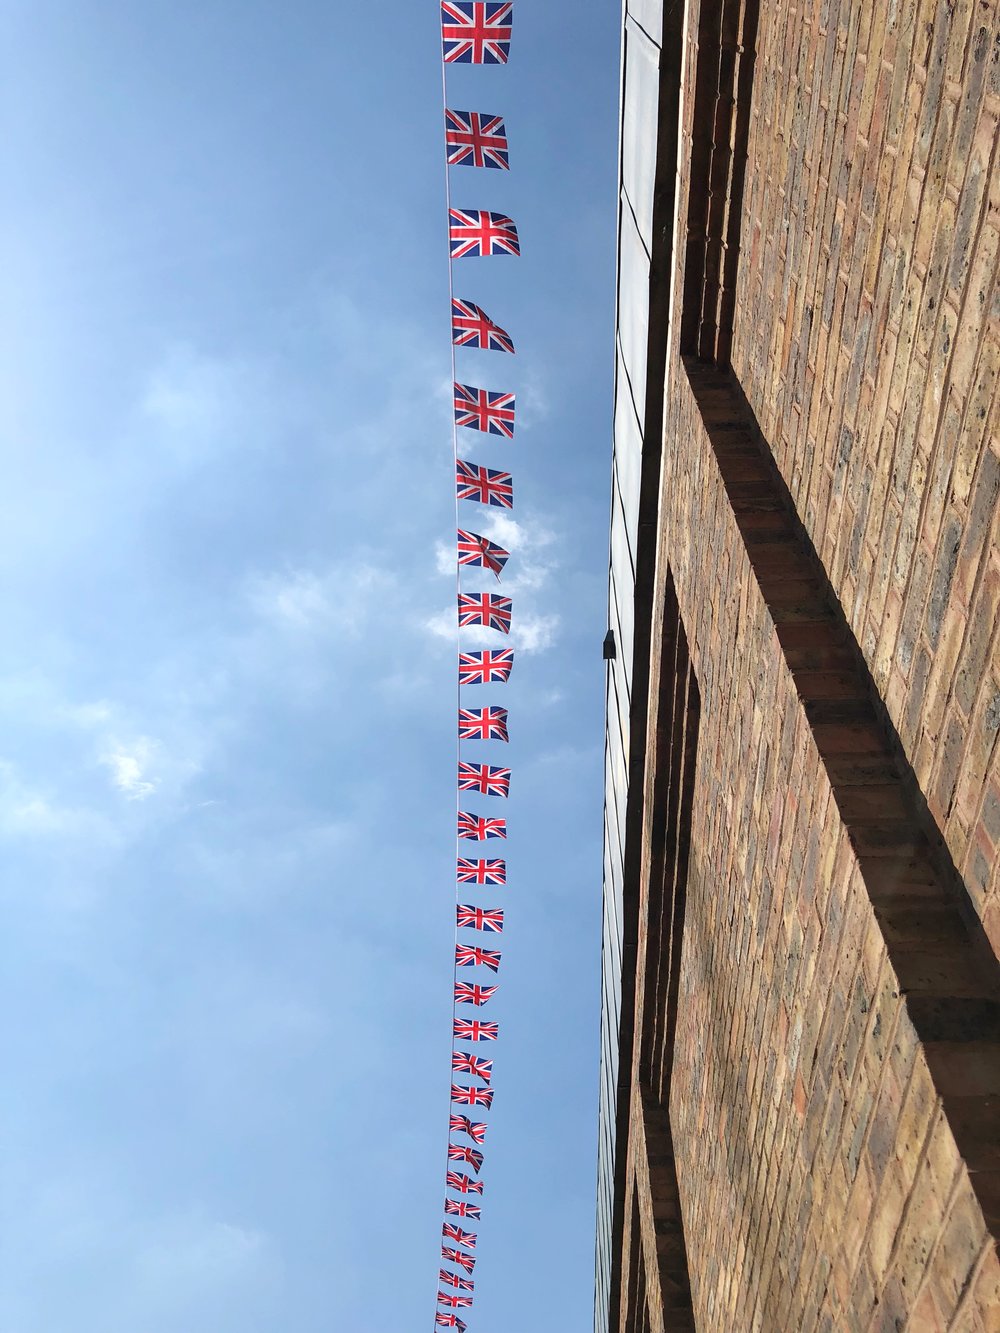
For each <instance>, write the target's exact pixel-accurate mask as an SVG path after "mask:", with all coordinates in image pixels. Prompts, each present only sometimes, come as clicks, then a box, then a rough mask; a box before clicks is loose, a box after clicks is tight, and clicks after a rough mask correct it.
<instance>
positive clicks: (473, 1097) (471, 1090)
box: [451, 1083, 493, 1161]
mask: <svg viewBox="0 0 1000 1333" xmlns="http://www.w3.org/2000/svg"><path fill="white" fill-rule="evenodd" d="M451 1100H452V1101H453V1102H457V1103H458V1105H459V1106H485V1107H486V1109H487V1111H488V1110H489V1109H490V1106H491V1105H492V1103H493V1089H492V1088H475V1087H473V1086H472V1085H471V1084H470V1085H468V1086H467V1085H466V1084H464V1083H453V1084H452V1085H451ZM463 1151H464V1152H468V1151H470V1150H469V1149H463ZM465 1160H466V1161H469V1160H470V1159H469V1158H466V1159H465Z"/></svg>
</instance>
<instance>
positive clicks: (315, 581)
mask: <svg viewBox="0 0 1000 1333" xmlns="http://www.w3.org/2000/svg"><path fill="white" fill-rule="evenodd" d="M395 582H396V580H395V576H394V575H392V574H390V573H389V572H388V571H387V570H384V569H378V568H377V567H376V566H374V565H371V564H368V563H366V562H359V563H356V564H353V565H337V566H334V567H333V568H331V569H328V570H326V571H325V572H323V573H316V572H315V571H313V570H308V569H293V570H290V571H288V572H287V573H282V574H268V575H265V576H264V577H262V578H259V579H257V581H256V582H255V583H253V584H252V585H251V587H250V589H249V593H248V595H249V600H250V604H251V606H252V608H253V610H254V611H255V612H256V614H257V615H258V616H260V617H261V618H262V619H263V620H267V621H270V622H272V623H273V624H276V625H280V626H282V627H283V628H285V629H289V630H296V631H308V632H312V633H316V632H329V631H331V630H339V631H342V632H346V633H348V634H350V635H352V636H356V635H358V634H360V632H361V629H362V627H363V625H364V624H365V623H366V622H367V621H368V620H369V619H370V618H371V616H372V614H373V611H375V610H377V608H378V606H379V603H380V600H381V599H382V598H383V597H384V594H385V593H386V592H387V591H388V590H389V589H390V588H392V587H393V586H394V585H395Z"/></svg>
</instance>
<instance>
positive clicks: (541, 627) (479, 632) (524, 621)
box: [423, 608, 560, 653]
mask: <svg viewBox="0 0 1000 1333" xmlns="http://www.w3.org/2000/svg"><path fill="white" fill-rule="evenodd" d="M559 624H560V620H559V617H558V616H557V615H555V614H553V615H535V614H533V613H532V612H530V611H517V610H516V611H515V613H514V616H513V620H512V623H511V631H510V634H500V633H498V631H497V630H491V629H488V628H487V627H486V626H485V625H472V626H469V627H467V628H466V629H463V630H462V645H463V651H464V650H465V649H467V648H483V647H495V648H517V649H518V650H519V651H520V652H522V653H541V652H544V651H545V650H546V649H547V648H551V647H552V645H553V644H554V643H555V641H556V637H557V634H558V630H559ZM457 626H458V622H457V617H456V613H455V611H453V610H451V609H450V608H445V609H443V610H441V611H438V612H436V613H435V614H434V615H432V616H428V617H427V619H426V620H424V622H423V628H424V629H425V630H426V631H427V633H428V634H431V635H433V637H434V638H436V639H444V640H445V641H446V642H448V643H455V642H456V638H457V634H458V628H457Z"/></svg>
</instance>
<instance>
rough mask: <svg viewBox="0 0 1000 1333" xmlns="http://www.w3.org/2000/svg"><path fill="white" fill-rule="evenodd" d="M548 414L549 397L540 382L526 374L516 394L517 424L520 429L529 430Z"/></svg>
mask: <svg viewBox="0 0 1000 1333" xmlns="http://www.w3.org/2000/svg"><path fill="white" fill-rule="evenodd" d="M548 415H549V399H548V395H547V394H546V392H545V390H544V389H543V388H542V385H541V382H540V381H539V379H538V377H537V376H536V375H534V374H530V373H529V374H528V376H527V377H526V381H525V382H524V383H523V384H522V386H521V388H520V390H519V391H518V395H517V425H518V429H520V430H531V429H532V427H534V426H536V425H537V424H538V423H539V422H540V421H544V420H545V418H546V417H547V416H548Z"/></svg>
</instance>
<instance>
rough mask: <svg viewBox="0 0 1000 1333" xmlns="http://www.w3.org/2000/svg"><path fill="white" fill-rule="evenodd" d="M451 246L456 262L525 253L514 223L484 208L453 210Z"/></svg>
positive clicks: (449, 217)
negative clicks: (522, 250)
mask: <svg viewBox="0 0 1000 1333" xmlns="http://www.w3.org/2000/svg"><path fill="white" fill-rule="evenodd" d="M448 242H449V245H450V247H451V257H452V259H465V258H467V257H469V256H470V255H471V256H472V258H473V259H477V258H485V257H486V256H487V255H519V254H520V253H521V246H520V243H519V242H518V239H517V228H516V227H515V226H514V223H513V220H512V219H511V218H509V217H508V216H507V214H506V213H491V212H489V210H488V209H482V208H449V210H448Z"/></svg>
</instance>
